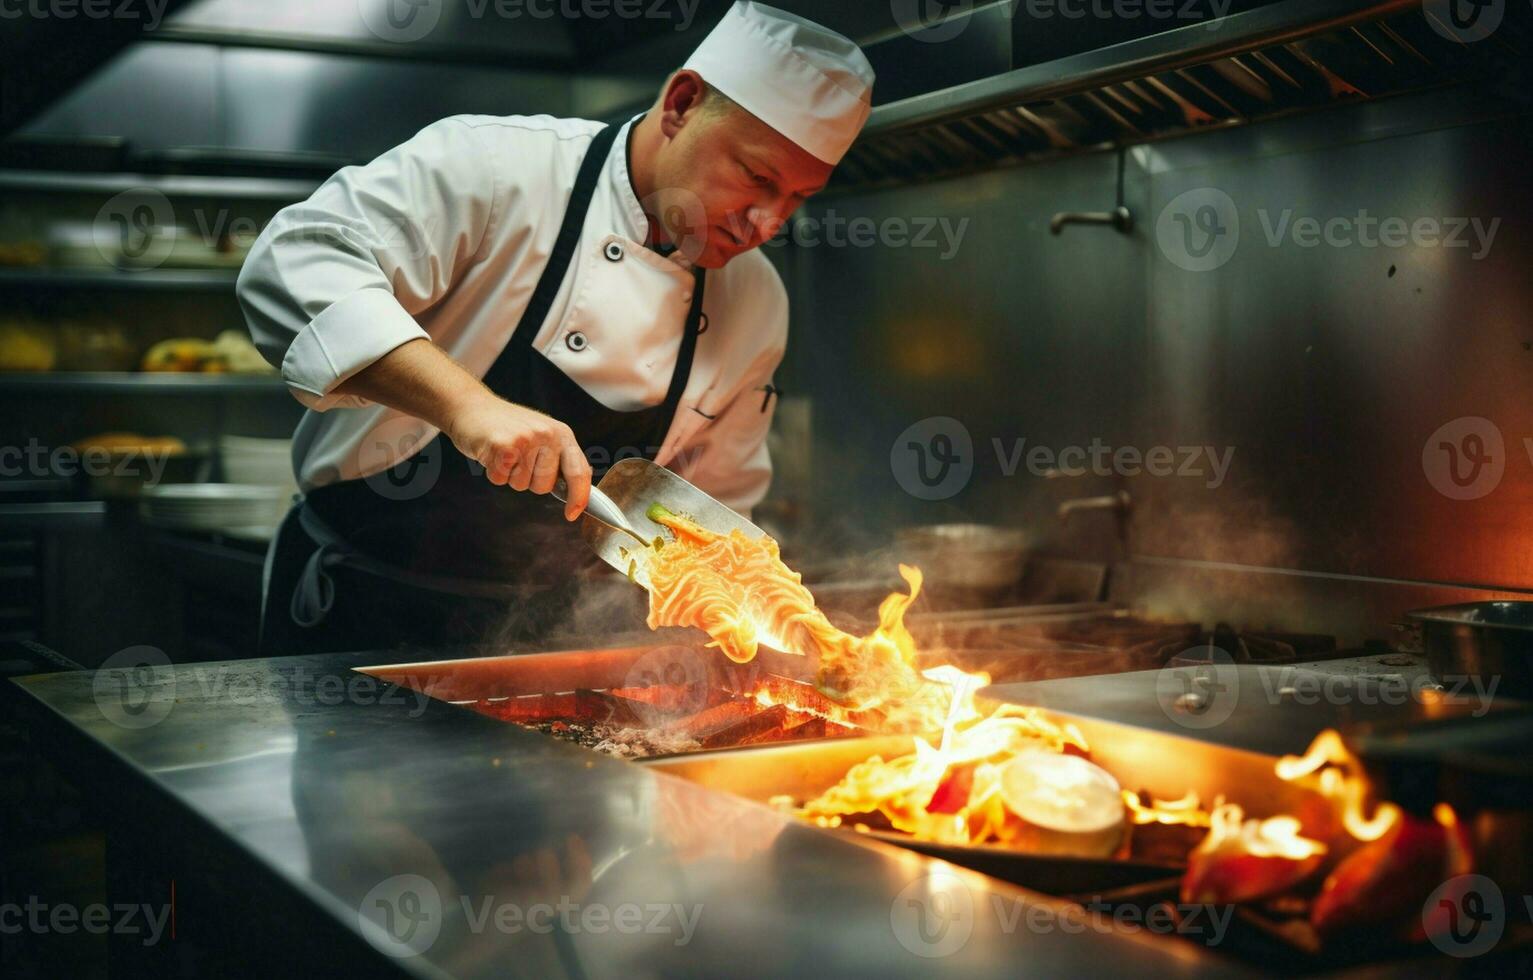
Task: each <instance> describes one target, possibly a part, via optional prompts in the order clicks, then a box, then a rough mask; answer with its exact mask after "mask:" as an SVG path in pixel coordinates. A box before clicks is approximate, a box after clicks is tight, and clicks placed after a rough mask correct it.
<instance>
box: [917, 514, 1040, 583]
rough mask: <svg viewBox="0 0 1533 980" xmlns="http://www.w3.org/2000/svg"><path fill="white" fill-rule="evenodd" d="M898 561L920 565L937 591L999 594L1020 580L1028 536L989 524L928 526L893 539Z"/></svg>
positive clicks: (928, 581) (1024, 533) (1012, 529)
mask: <svg viewBox="0 0 1533 980" xmlns="http://www.w3.org/2000/svg"><path fill="white" fill-rule="evenodd" d="M895 540H896V542H897V545H898V547H897V552H898V555H899V559H900V561H903V562H906V563H909V564H914V565H917V566H919V567H920V569H921V571H922V572H923V573H924V575H925V576H926V582H927V583H928V586H929V587H930V588H932V589H935V590H937V591H943V590H964V591H1001V590H1005V589H1008V588H1011V587H1013V586H1015V585H1016V584H1017V583H1018V582H1019V581H1021V579H1022V572H1023V570H1024V569H1025V567H1026V563H1027V543H1028V536H1027V532H1025V531H1023V530H1021V529H1020V528H1014V527H1002V526H999V525H991V524H928V525H924V526H921V527H908V528H902V529H901V530H900V531H899V532H898V533H897V534H896V536H895Z"/></svg>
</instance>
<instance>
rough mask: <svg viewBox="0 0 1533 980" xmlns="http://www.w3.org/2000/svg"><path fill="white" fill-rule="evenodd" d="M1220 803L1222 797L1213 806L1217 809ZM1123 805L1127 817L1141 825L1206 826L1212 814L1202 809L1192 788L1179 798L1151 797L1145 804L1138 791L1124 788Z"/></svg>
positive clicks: (1210, 821)
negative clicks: (1126, 808)
mask: <svg viewBox="0 0 1533 980" xmlns="http://www.w3.org/2000/svg"><path fill="white" fill-rule="evenodd" d="M1222 803H1223V798H1222V797H1221V798H1219V799H1216V800H1215V801H1214V806H1215V808H1216V809H1217V808H1218V807H1219V805H1220V804H1222ZM1123 805H1124V806H1126V807H1128V812H1129V818H1130V819H1131V820H1133V822H1134V823H1136V824H1141V825H1142V824H1151V823H1158V824H1165V825H1168V826H1182V827H1207V826H1209V825H1210V824H1211V823H1212V819H1213V815H1212V814H1211V813H1209V811H1207V810H1205V809H1203V806H1202V804H1201V803H1200V802H1199V800H1198V794H1197V793H1196V792H1194V791H1192V790H1188V792H1187V795H1186V796H1184V797H1182V798H1181V799H1179V800H1157V799H1155V798H1153V797H1152V798H1151V799H1150V802H1149V804H1145V803H1144V801H1143V800H1141V799H1140V798H1139V794H1138V793H1136V792H1134V791H1133V790H1131V789H1126V790H1124V791H1123Z"/></svg>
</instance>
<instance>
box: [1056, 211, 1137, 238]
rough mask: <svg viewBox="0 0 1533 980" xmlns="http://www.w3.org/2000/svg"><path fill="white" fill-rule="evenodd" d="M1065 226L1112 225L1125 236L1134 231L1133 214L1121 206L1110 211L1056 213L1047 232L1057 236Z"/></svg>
mask: <svg viewBox="0 0 1533 980" xmlns="http://www.w3.org/2000/svg"><path fill="white" fill-rule="evenodd" d="M1065 225H1112V226H1113V227H1114V228H1116V229H1118V230H1119V231H1120V232H1122V233H1123V234H1125V235H1127V234H1128V233H1129V232H1131V231H1133V230H1134V213H1133V212H1132V211H1130V210H1129V209H1128V208H1127V207H1125V206H1124V205H1122V204H1120V205H1118V206H1117V207H1115V208H1113V209H1112V210H1111V211H1058V212H1055V214H1054V217H1052V218H1050V219H1049V232H1050V233H1052V234H1055V235H1057V234H1059V233H1060V232H1062V231H1064V230H1065Z"/></svg>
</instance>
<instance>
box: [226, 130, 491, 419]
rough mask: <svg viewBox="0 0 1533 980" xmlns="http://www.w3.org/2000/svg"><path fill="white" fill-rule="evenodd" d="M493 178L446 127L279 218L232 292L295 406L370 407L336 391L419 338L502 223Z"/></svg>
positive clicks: (477, 141)
mask: <svg viewBox="0 0 1533 980" xmlns="http://www.w3.org/2000/svg"><path fill="white" fill-rule="evenodd" d="M495 171H496V161H495V160H494V159H493V158H492V156H491V153H490V150H489V148H488V146H487V145H486V144H485V142H484V141H483V139H482V137H481V135H480V133H479V132H478V131H477V130H476V129H475V127H474V126H473V125H472V124H471V121H465V120H463V119H459V118H451V119H444V120H442V121H440V122H436V123H433V124H431V125H430V126H427V127H426V128H425V129H423V130H421V131H420V132H419V133H417V134H416V135H415V136H414V137H412V138H411V139H409V140H408V141H406V142H404V143H402V144H400V145H399V146H396V147H394V148H393V149H392V150H389V151H388V152H386V153H384V154H383V155H381V156H379V157H378V158H376V159H375V160H373V161H372V162H371V163H369V164H367V165H366V166H362V167H346V168H344V169H342V170H341V171H339V172H338V173H336V174H335V175H334V176H333V177H331V178H330V179H329V180H327V181H325V183H324V184H323V185H321V186H320V187H319V189H318V190H316V191H315V192H314V194H313V195H311V196H310V197H309V199H308V200H306V201H301V202H299V203H297V204H293V205H290V206H288V207H286V208H283V209H282V210H281V211H279V212H278V213H277V215H276V216H275V217H274V218H273V219H272V220H271V222H270V223H269V224H268V225H267V226H266V228H265V229H264V230H263V231H262V232H261V235H260V237H259V238H258V239H257V240H256V242H255V244H254V245H253V246H252V247H251V250H250V255H249V256H248V257H247V258H246V260H245V263H244V266H243V268H242V269H241V270H240V276H239V282H238V285H237V286H236V295H237V296H238V298H239V301H240V305H241V307H243V309H244V311H245V319H246V322H247V323H248V325H249V327H250V335H251V338H252V339H253V340H254V341H255V344H256V346H257V347H258V348H259V349H260V351H261V353H262V354H263V355H264V356H265V357H266V359H267V360H268V361H270V362H271V363H272V364H273V365H274V366H276V367H278V368H280V369H281V371H282V379H283V381H285V382H287V386H288V390H289V391H291V392H292V393H293V395H294V397H296V398H297V399H298V400H299V401H301V402H303V404H304V405H306V406H308V407H309V408H311V409H313V410H315V411H319V412H323V411H327V410H329V409H331V408H337V407H346V408H351V407H361V406H363V405H365V404H366V400H365V399H364V398H363V397H359V396H358V395H356V394H355V393H352V394H348V393H344V392H341V391H339V390H338V389H339V387H340V385H341V383H342V382H344V381H345V380H346V379H348V378H350V377H351V376H352V375H354V374H356V373H357V372H359V371H361V370H362V369H363V368H365V367H367V366H368V365H370V364H372V363H373V362H375V361H377V360H378V359H379V358H381V357H383V356H384V355H385V354H388V353H389V352H390V351H392V350H394V349H395V348H397V347H399V346H400V345H402V344H404V343H406V342H408V341H412V340H417V339H422V338H425V337H427V333H426V331H425V330H424V329H422V327H421V326H420V324H419V323H417V322H416V320H415V317H416V316H417V315H418V314H420V313H421V312H423V311H424V310H426V309H428V308H429V307H430V306H431V305H432V304H434V303H436V302H437V301H439V300H440V299H442V297H444V296H445V295H446V294H447V292H448V290H450V289H451V288H452V286H453V284H454V283H455V282H457V280H458V279H459V278H460V277H461V274H462V271H463V270H465V269H466V268H468V267H469V266H470V265H471V264H472V263H473V262H474V261H475V260H476V259H477V258H478V255H479V251H480V249H481V248H482V247H483V245H484V240H485V237H486V233H487V231H488V229H489V228H490V226H491V225H492V223H493V222H495V221H496V220H501V219H503V218H504V214H503V213H502V212H503V210H504V208H503V205H502V204H501V202H500V201H499V200H498V197H497V193H496V184H495V178H494V174H495Z"/></svg>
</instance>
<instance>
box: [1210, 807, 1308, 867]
mask: <svg viewBox="0 0 1533 980" xmlns="http://www.w3.org/2000/svg"><path fill="white" fill-rule="evenodd" d="M1300 829H1301V827H1300V824H1299V821H1298V818H1296V817H1289V816H1279V817H1268V818H1267V819H1265V820H1256V819H1251V820H1247V819H1246V816H1245V811H1244V810H1243V809H1241V807H1240V804H1238V803H1223V804H1220V805H1219V806H1216V807H1214V811H1213V813H1212V814H1210V819H1209V828H1208V836H1207V837H1205V838H1203V841H1202V843H1200V844H1199V845H1198V847H1197V850H1196V852H1195V853H1198V854H1214V853H1215V852H1217V851H1220V850H1222V849H1228V850H1230V851H1235V852H1239V853H1243V854H1249V855H1250V856H1252V857H1261V858H1285V859H1287V860H1289V861H1303V860H1305V859H1306V858H1310V857H1314V856H1315V855H1318V854H1324V853H1325V852H1326V846H1325V845H1324V844H1323V843H1321V842H1320V841H1317V840H1311V839H1310V838H1308V837H1305V836H1304V835H1303V834H1301V833H1300V832H1299V831H1300Z"/></svg>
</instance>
